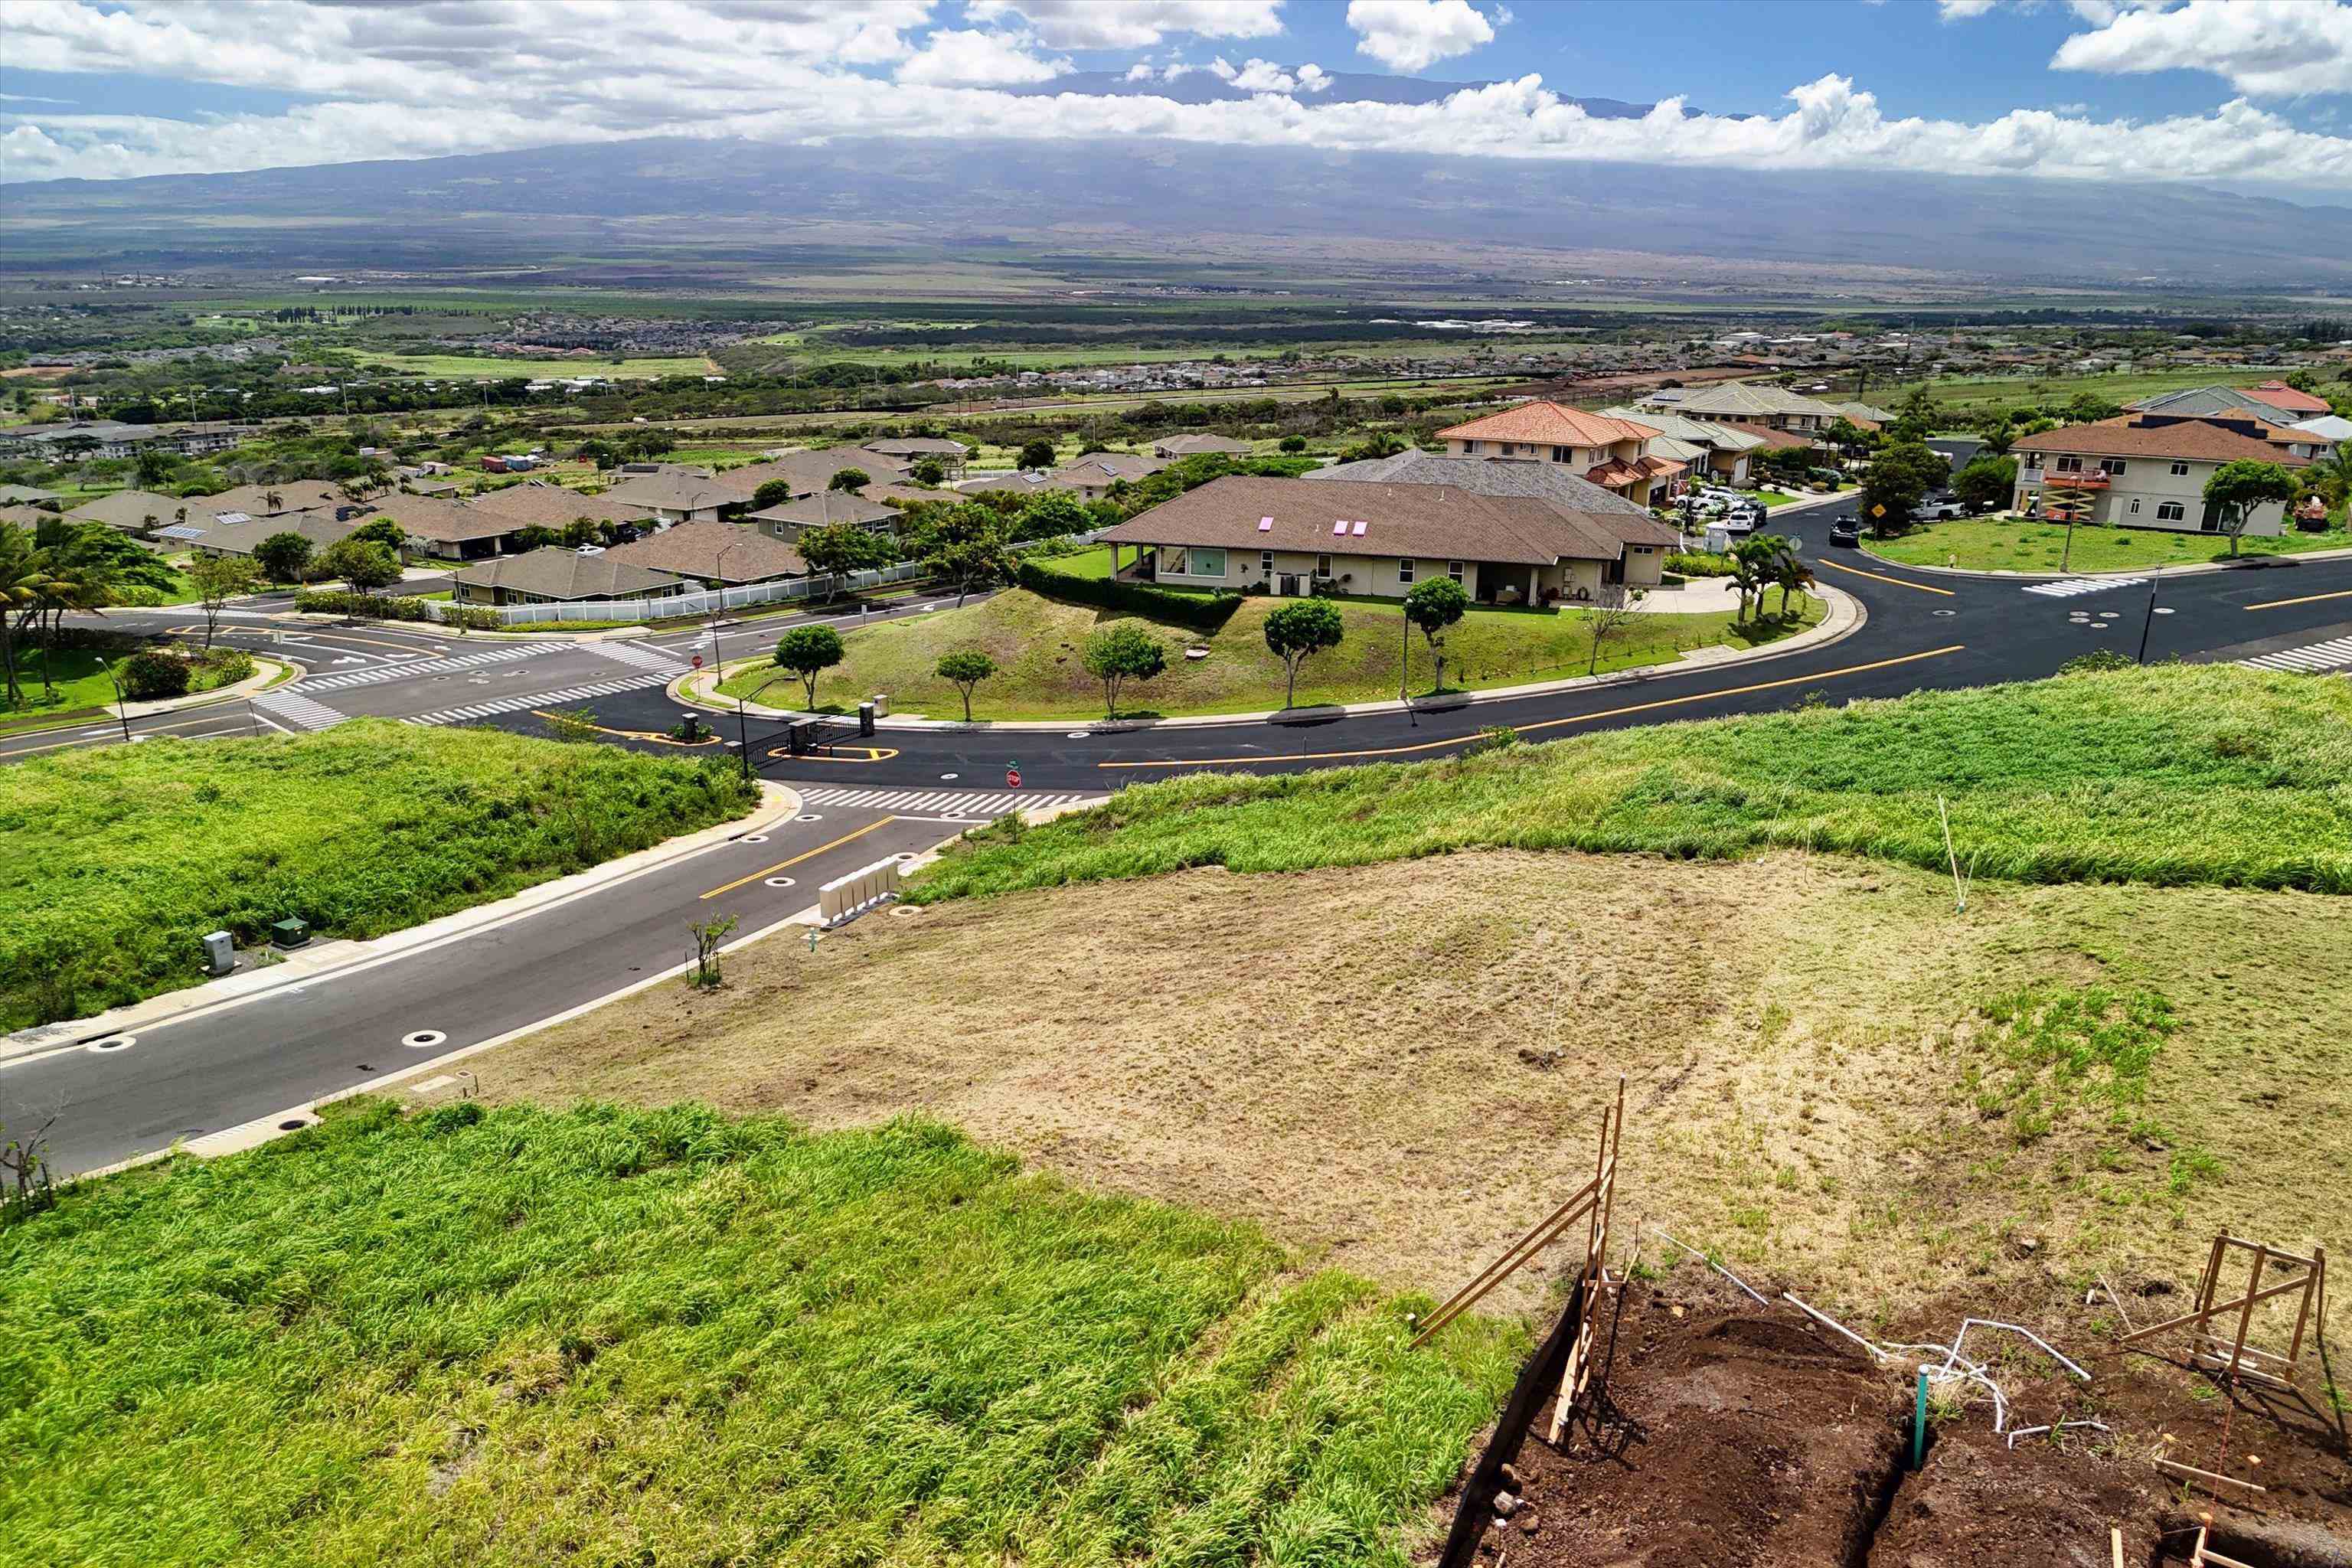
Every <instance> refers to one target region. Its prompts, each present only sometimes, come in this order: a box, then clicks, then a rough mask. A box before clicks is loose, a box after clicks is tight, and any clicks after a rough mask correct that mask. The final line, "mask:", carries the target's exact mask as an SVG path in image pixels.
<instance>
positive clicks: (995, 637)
mask: <svg viewBox="0 0 2352 1568" xmlns="http://www.w3.org/2000/svg"><path fill="white" fill-rule="evenodd" d="M1085 559H1086V558H1085V557H1083V556H1071V557H1065V558H1063V559H1062V560H1060V561H1055V562H1053V563H1050V564H1052V565H1054V566H1055V568H1056V569H1058V570H1067V569H1068V566H1067V564H1066V563H1076V564H1077V565H1078V567H1079V569H1080V570H1083V565H1084V562H1085ZM1776 602H1777V601H1776ZM1799 603H1800V604H1801V605H1803V616H1804V618H1805V620H1806V621H1807V622H1812V621H1818V620H1819V619H1820V618H1821V616H1822V613H1823V611H1824V608H1825V606H1824V605H1822V602H1821V601H1819V600H1804V599H1802V598H1800V601H1799ZM1281 604H1282V601H1281V600H1280V599H1276V598H1270V597H1263V596H1257V597H1250V598H1244V600H1242V601H1241V603H1240V605H1239V606H1238V607H1237V608H1235V610H1234V614H1233V617H1232V618H1231V619H1230V620H1228V621H1227V622H1226V623H1225V624H1224V626H1223V627H1222V628H1220V629H1219V630H1217V631H1215V632H1213V633H1209V632H1196V631H1192V630H1191V629H1189V628H1185V627H1181V626H1166V625H1161V624H1160V623H1156V622H1151V621H1148V620H1145V621H1142V624H1143V625H1144V626H1147V627H1149V628H1150V629H1151V630H1152V631H1153V632H1154V633H1155V635H1157V636H1158V637H1160V640H1161V641H1162V642H1164V643H1165V644H1166V645H1167V646H1168V647H1169V650H1170V658H1169V667H1168V669H1167V671H1166V673H1164V674H1162V675H1160V677H1158V678H1157V679H1152V680H1150V681H1144V682H1133V681H1130V682H1129V683H1128V685H1127V686H1126V687H1125V688H1124V689H1122V690H1121V692H1120V694H1119V702H1120V711H1121V712H1122V713H1123V714H1127V715H1129V716H1140V715H1145V714H1151V713H1169V714H1176V713H1235V712H1253V711H1255V710H1261V709H1268V708H1279V707H1281V706H1282V699H1283V669H1282V661H1281V660H1280V659H1278V658H1276V657H1275V656H1274V655H1273V654H1272V653H1271V652H1269V651H1268V650H1267V648H1266V646H1265V617H1266V616H1267V615H1269V614H1270V613H1272V612H1273V611H1274V610H1275V609H1276V608H1278V607H1279V606H1280V605H1281ZM1339 613H1340V616H1341V617H1342V618H1343V619H1344V621H1345V622H1346V626H1347V632H1346V637H1345V639H1344V640H1343V641H1342V642H1341V643H1340V645H1339V647H1337V648H1335V649H1332V650H1330V651H1329V652H1327V653H1322V654H1318V655H1315V656H1313V657H1310V658H1308V659H1307V662H1306V664H1305V665H1304V667H1302V668H1301V669H1300V671H1299V676H1298V701H1299V703H1300V704H1301V705H1302V706H1304V705H1307V704H1313V703H1323V702H1368V701H1378V700H1394V699H1395V697H1396V695H1397V667H1398V660H1399V658H1400V656H1401V655H1402V656H1403V657H1404V658H1406V659H1407V661H1408V665H1409V669H1410V674H1409V677H1408V679H1409V681H1410V683H1411V688H1412V691H1413V693H1414V694H1416V695H1419V694H1422V693H1425V692H1427V691H1429V690H1430V689H1431V686H1432V684H1433V677H1434V674H1435V671H1434V667H1433V663H1432V660H1431V657H1430V652H1429V647H1428V645H1427V643H1426V642H1425V641H1424V639H1423V637H1422V636H1421V634H1420V633H1419V632H1417V631H1413V632H1410V633H1409V634H1408V629H1407V627H1406V625H1405V621H1404V617H1403V615H1402V612H1401V611H1400V610H1399V609H1398V608H1397V606H1396V605H1393V604H1380V603H1375V602H1370V601H1358V600H1344V601H1341V602H1340V603H1339ZM1796 616H1797V608H1796V605H1792V606H1791V619H1790V623H1789V624H1787V625H1785V626H1784V625H1781V624H1780V623H1777V622H1768V623H1765V624H1763V625H1759V626H1756V627H1752V628H1747V627H1742V628H1735V627H1734V626H1732V624H1731V616H1730V615H1729V614H1728V613H1727V612H1717V613H1714V614H1708V615H1665V614H1660V615H1650V614H1643V615H1637V616H1633V618H1632V624H1631V625H1629V626H1626V627H1624V628H1623V629H1622V631H1621V632H1620V633H1619V634H1618V635H1617V636H1616V637H1614V638H1612V640H1611V641H1610V642H1609V643H1608V644H1607V645H1606V646H1605V647H1604V648H1603V650H1602V653H1601V660H1600V668H1601V670H1603V671H1607V670H1612V669H1624V668H1633V667H1634V666H1639V665H1650V664H1661V663H1669V662H1672V661H1673V660H1674V659H1675V658H1676V657H1677V655H1678V652H1679V651H1680V650H1682V649H1685V648H1694V647H1707V646H1711V645H1717V644H1728V645H1731V646H1735V647H1750V646H1755V645H1756V644H1758V643H1761V642H1768V641H1770V640H1772V639H1773V638H1775V637H1782V636H1785V635H1787V634H1788V633H1789V632H1790V631H1791V630H1793V629H1795V626H1796V624H1797V621H1796ZM1126 619H1138V620H1140V619H1141V617H1135V616H1123V615H1121V614H1118V613H1117V612H1113V611H1108V610H1097V609H1094V608H1092V607H1090V606H1087V605H1072V604H1066V603H1063V602H1061V601H1059V600H1055V599H1048V598H1045V597H1042V596H1040V595H1035V594H1032V593H1029V592H1027V591H1026V590H1024V589H1018V588H1014V589H1007V590H1006V591H1004V592H1003V593H1001V594H998V595H995V596H994V597H993V598H991V599H988V600H985V601H983V602H982V603H980V604H977V605H966V606H965V607H964V608H962V609H961V610H942V611H939V612H936V613H934V614H931V615H927V616H916V617H912V618H909V619H906V620H899V621H892V622H888V623H886V624H884V625H881V626H868V627H866V629H865V630H863V631H853V632H851V633H849V634H848V635H847V636H845V637H843V639H842V641H843V643H844V644H845V647H846V648H847V650H848V656H849V657H848V658H847V660H846V661H845V663H843V664H842V665H840V666H838V667H836V668H833V669H830V670H827V671H826V672H825V673H824V676H823V677H822V678H821V679H819V680H818V682H817V702H818V705H819V706H820V707H824V708H833V709H845V708H847V707H848V706H849V705H852V704H854V703H856V702H857V701H859V700H863V699H865V698H866V697H870V696H872V695H873V694H874V693H875V692H877V691H884V692H887V693H889V695H890V702H891V707H892V710H894V711H896V712H900V713H921V714H925V715H928V716H930V717H933V718H943V719H944V718H957V719H960V718H961V717H962V716H963V705H962V701H961V699H960V698H959V696H958V695H957V693H956V690H955V689H954V688H953V687H952V686H950V685H949V684H948V683H947V682H946V681H943V680H941V679H939V678H938V676H937V675H935V674H934V673H933V670H934V668H936V666H937V665H938V663H939V659H940V655H942V654H945V653H949V652H952V651H956V650H959V649H964V648H978V649H981V650H982V651H985V652H986V653H987V654H988V655H989V656H990V657H991V658H994V659H995V660H996V662H997V664H998V666H999V667H1000V668H1001V671H1002V673H1000V674H998V675H997V676H995V677H993V678H992V679H989V680H987V681H984V682H982V685H981V687H980V689H979V692H978V694H977V695H976V697H975V698H974V700H973V703H972V715H973V717H974V718H978V719H1072V720H1082V719H1097V718H1100V717H1101V716H1102V713H1103V692H1102V686H1101V683H1100V682H1098V681H1097V680H1096V679H1094V678H1093V677H1091V676H1089V675H1088V674H1087V672H1086V669H1085V667H1084V666H1083V664H1082V663H1081V662H1080V659H1079V648H1080V646H1081V645H1082V644H1083V643H1084V642H1085V640H1086V638H1087V636H1088V635H1089V634H1090V633H1092V632H1093V631H1095V630H1096V629H1097V627H1098V626H1106V625H1108V624H1110V623H1112V622H1114V621H1118V620H1126ZM1445 645H1446V662H1445V679H1446V686H1447V688H1448V689H1455V690H1459V689H1472V690H1475V689H1487V688H1493V687H1498V686H1514V685H1518V684H1520V683H1522V682H1526V681H1535V680H1545V679H1560V678H1563V677H1567V676H1575V675H1582V674H1584V673H1585V669H1586V666H1587V664H1588V662H1589V660H1590V655H1591V630H1590V626H1589V621H1588V618H1587V617H1586V616H1584V615H1583V614H1582V613H1581V612H1577V611H1570V612H1567V613H1563V614H1549V613H1544V612H1538V611H1525V610H1473V611H1472V612H1470V614H1469V615H1468V616H1465V617H1464V619H1463V621H1462V622H1461V624H1460V625H1458V626H1454V628H1453V629H1452V630H1451V631H1449V632H1447V633H1446V635H1445ZM1194 646H1197V647H1205V648H1206V649H1207V650H1208V655H1207V657H1206V658H1200V659H1188V658H1184V657H1183V653H1182V650H1183V649H1184V648H1185V647H1194ZM730 670H731V671H733V673H731V674H730V677H729V679H728V680H727V681H726V683H725V684H723V685H722V686H721V687H720V688H719V690H720V692H721V693H722V694H723V695H725V696H728V697H734V696H737V695H740V696H742V697H745V698H747V699H749V700H752V701H756V702H763V703H767V704H769V705H771V706H773V707H794V708H797V707H798V706H799V705H800V704H801V703H802V701H803V693H802V689H801V686H800V682H799V680H798V679H797V678H796V677H794V676H793V675H792V674H790V672H788V671H785V670H781V669H778V668H776V667H775V666H774V665H773V664H772V663H771V662H769V661H768V660H767V659H765V658H761V659H754V660H747V661H745V662H744V663H743V664H741V665H738V666H730Z"/></svg>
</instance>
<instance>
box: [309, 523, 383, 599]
mask: <svg viewBox="0 0 2352 1568" xmlns="http://www.w3.org/2000/svg"><path fill="white" fill-rule="evenodd" d="M319 565H320V569H321V570H322V571H324V572H325V573H326V574H327V575H328V576H330V577H337V578H341V580H342V581H343V582H344V583H345V584H348V585H349V586H350V588H351V590H352V593H354V594H361V595H364V594H368V593H371V592H373V590H375V589H377V588H389V587H391V586H392V585H393V584H394V583H397V582H399V581H400V557H398V556H397V555H394V553H393V552H391V551H390V550H388V549H386V548H385V547H384V546H383V545H381V544H378V543H377V542H375V541H373V540H372V539H362V538H359V537H358V536H357V535H353V536H352V537H351V538H349V539H339V540H337V541H336V542H334V543H333V544H331V545H330V546H328V548H327V552H326V553H325V554H324V555H322V556H320V558H319Z"/></svg>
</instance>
